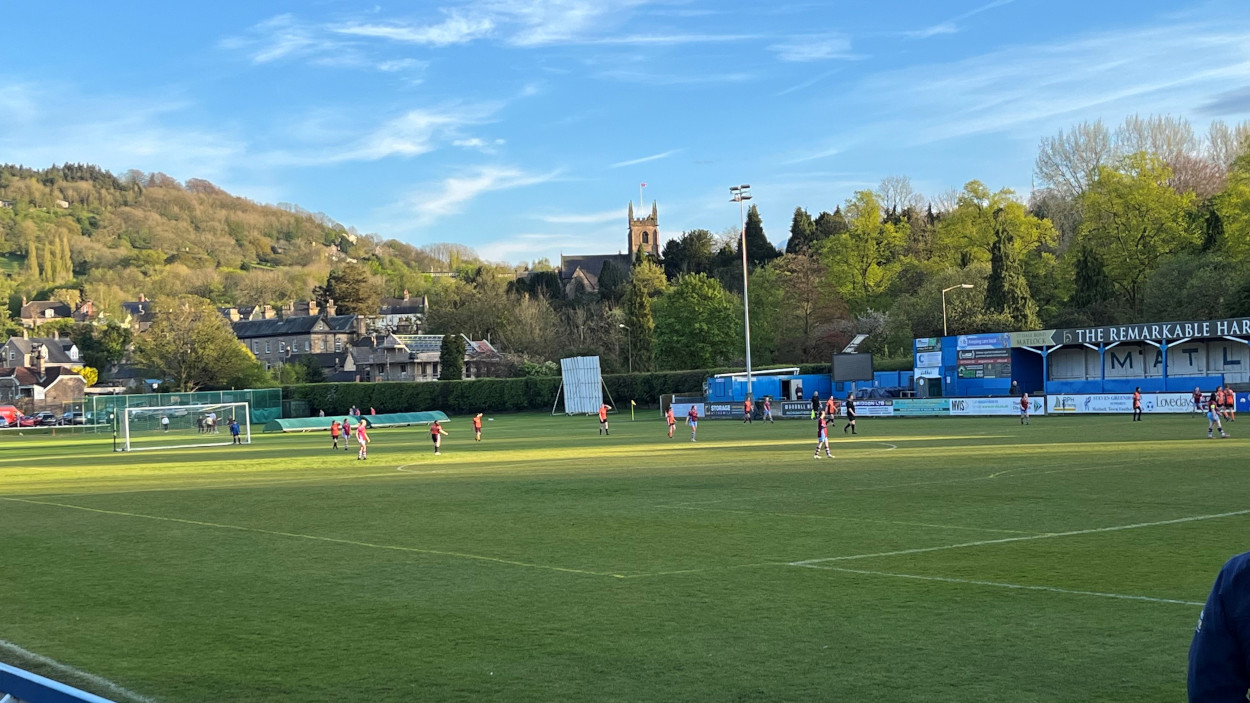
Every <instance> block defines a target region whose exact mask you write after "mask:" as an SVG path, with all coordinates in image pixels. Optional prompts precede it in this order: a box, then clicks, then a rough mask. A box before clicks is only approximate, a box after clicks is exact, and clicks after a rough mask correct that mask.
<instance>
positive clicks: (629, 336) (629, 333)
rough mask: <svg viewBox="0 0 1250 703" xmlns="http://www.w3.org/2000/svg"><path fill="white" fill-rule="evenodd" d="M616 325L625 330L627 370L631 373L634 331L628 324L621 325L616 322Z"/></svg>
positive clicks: (632, 370)
mask: <svg viewBox="0 0 1250 703" xmlns="http://www.w3.org/2000/svg"><path fill="white" fill-rule="evenodd" d="M616 326H617V327H620V328H621V329H623V330H625V335H626V337H625V338H626V339H627V340H628V341H629V372H630V373H633V372H634V331H633V330H631V329H630V328H629V325H623V324H620V323H617V325H616Z"/></svg>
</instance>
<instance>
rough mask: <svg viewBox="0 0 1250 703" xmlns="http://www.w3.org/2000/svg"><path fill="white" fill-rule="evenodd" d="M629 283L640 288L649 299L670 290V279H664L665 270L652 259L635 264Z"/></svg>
mask: <svg viewBox="0 0 1250 703" xmlns="http://www.w3.org/2000/svg"><path fill="white" fill-rule="evenodd" d="M629 283H630V285H631V286H635V287H637V288H640V289H641V290H642V292H643V293H645V294H646V295H647V297H649V298H654V297H655V296H657V295H659V294H661V293H663V292H664V291H665V290H667V289H668V279H667V278H665V277H664V270H663V269H661V268H660V267H659V265H658V264H656V263H655V262H654V261H651V260H650V259H646V260H644V261H642V262H640V263H637V264H634V269H633V271H632V272H631V273H630V275H629Z"/></svg>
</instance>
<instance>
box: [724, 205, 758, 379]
mask: <svg viewBox="0 0 1250 703" xmlns="http://www.w3.org/2000/svg"><path fill="white" fill-rule="evenodd" d="M729 194H730V196H731V197H730V199H729V202H731V203H738V218H739V219H740V220H741V223H742V319H743V323H744V324H743V328H744V330H745V333H746V345H747V397H748V398H753V397H754V394H753V393H752V388H751V299H750V295H748V293H747V215H746V206H745V205H744V203H745V202H746V201H748V200H750V199H751V186H750V185H749V184H743V185H740V186H730V187H729Z"/></svg>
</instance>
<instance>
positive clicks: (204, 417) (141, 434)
mask: <svg viewBox="0 0 1250 703" xmlns="http://www.w3.org/2000/svg"><path fill="white" fill-rule="evenodd" d="M236 422H237V423H238V432H239V440H238V441H239V443H242V444H251V443H252V423H251V415H250V413H249V411H248V404H247V403H216V404H211V405H169V406H165V407H155V408H125V409H123V410H122V412H121V414H120V415H118V416H117V439H118V441H117V446H116V449H117V451H123V452H134V451H142V450H145V449H184V448H190V447H215V446H221V445H227V444H234V443H235V439H234V435H233V433H232V431H231V426H232V424H233V423H236Z"/></svg>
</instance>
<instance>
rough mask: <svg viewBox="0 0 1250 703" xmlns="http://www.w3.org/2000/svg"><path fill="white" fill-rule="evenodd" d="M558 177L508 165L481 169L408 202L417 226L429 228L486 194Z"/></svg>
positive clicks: (453, 178)
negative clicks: (430, 225)
mask: <svg viewBox="0 0 1250 703" xmlns="http://www.w3.org/2000/svg"><path fill="white" fill-rule="evenodd" d="M557 176H559V172H556V171H552V172H549V173H528V172H526V171H522V170H520V169H517V168H512V167H508V166H481V167H478V168H475V169H472V170H470V171H467V172H465V173H463V174H460V175H457V176H451V177H449V178H446V179H444V180H443V181H441V182H440V183H438V184H431V185H430V186H429V187H425V188H422V189H421V190H420V192H419V194H414V195H412V196H410V197H409V198H408V199H407V200H406V203H407V205H408V207H409V209H410V210H411V211H412V213H413V214H414V215H415V216H416V224H419V225H428V224H431V223H433V222H436V221H438V220H440V219H443V218H444V217H448V216H450V215H456V214H459V213H461V212H463V211H464V209H465V207H467V206H468V204H469V203H470V202H471V201H473V200H475V199H476V198H478V197H479V196H481V195H484V194H486V193H490V192H494V191H501V190H512V189H514V188H524V187H527V186H533V185H538V184H540V183H546V182H548V181H550V180H552V179H554V178H556V177H557Z"/></svg>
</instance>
